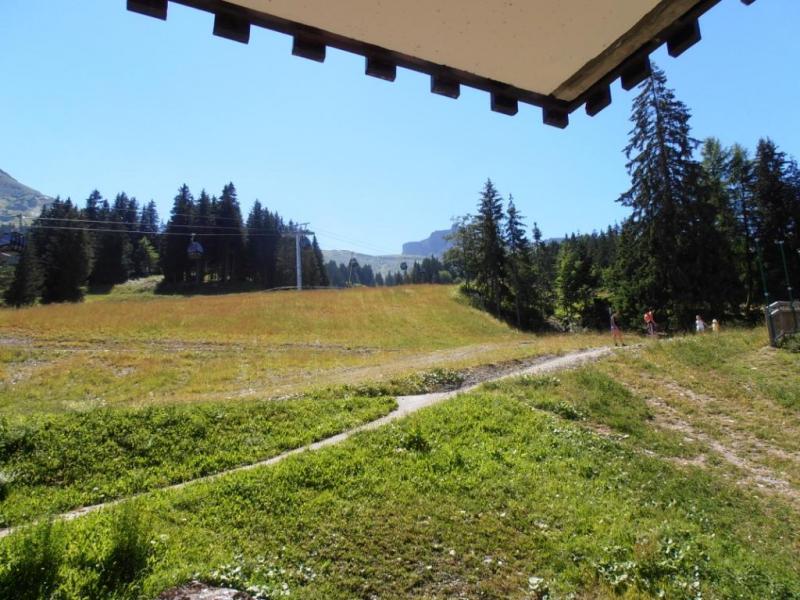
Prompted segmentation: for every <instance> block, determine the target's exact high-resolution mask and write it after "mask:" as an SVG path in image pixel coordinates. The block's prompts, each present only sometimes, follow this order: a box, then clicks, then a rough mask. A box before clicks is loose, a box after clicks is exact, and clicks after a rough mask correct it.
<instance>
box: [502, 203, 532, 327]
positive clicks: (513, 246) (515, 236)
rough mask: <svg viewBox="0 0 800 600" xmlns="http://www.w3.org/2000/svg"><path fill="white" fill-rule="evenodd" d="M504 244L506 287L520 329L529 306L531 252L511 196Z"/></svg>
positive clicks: (523, 226)
mask: <svg viewBox="0 0 800 600" xmlns="http://www.w3.org/2000/svg"><path fill="white" fill-rule="evenodd" d="M505 244H506V248H507V250H508V261H507V263H508V269H507V270H508V279H509V286H508V287H509V289H510V291H511V295H512V298H513V302H514V317H515V320H516V324H517V327H522V325H523V322H522V314H523V307H525V306H527V305H528V304H529V293H530V291H531V282H530V279H531V252H530V244H529V242H528V238H527V237H526V236H525V225H524V223H523V220H522V215H520V214H519V212H518V211H517V207H516V206H515V205H514V198H513V196H509V197H508V208H507V210H506V226H505Z"/></svg>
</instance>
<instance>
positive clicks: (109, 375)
mask: <svg viewBox="0 0 800 600" xmlns="http://www.w3.org/2000/svg"><path fill="white" fill-rule="evenodd" d="M104 298H107V299H110V300H114V301H93V302H87V303H84V304H78V305H53V306H38V307H33V308H28V309H23V310H0V331H2V332H3V334H4V336H6V337H8V338H11V340H10V343H7V344H4V345H3V344H0V415H2V414H6V415H9V416H13V415H25V414H29V413H38V412H43V411H44V412H61V411H64V410H67V411H71V410H90V409H93V408H97V407H104V406H117V405H135V406H138V405H142V404H163V403H168V404H175V403H181V402H199V401H225V400H229V399H240V398H263V397H265V396H280V395H285V394H291V393H296V392H301V391H305V390H307V389H308V387H309V385H320V386H321V385H326V384H342V383H353V382H359V381H371V380H380V379H383V378H388V377H396V376H402V375H405V374H408V373H411V372H416V371H419V370H425V369H428V368H431V367H434V366H448V367H454V368H460V367H466V366H471V365H476V364H481V363H487V362H491V361H497V360H508V359H513V358H520V357H525V356H532V355H540V354H547V353H555V352H561V351H564V350H569V349H574V348H580V347H587V346H595V345H600V344H603V343H606V342H607V340H606V338H605V336H602V337H601V336H594V335H587V336H576V337H556V336H551V337H544V338H542V337H536V336H532V335H525V334H521V333H518V332H515V331H513V330H512V329H510V328H509V327H507V326H506V325H504V324H502V323H499V322H498V321H496V320H495V319H492V318H491V317H489V316H488V315H486V314H485V313H481V312H480V311H477V310H475V309H473V308H470V307H468V306H466V305H465V304H464V303H462V302H461V301H459V300H458V298H457V297H456V294H455V288H453V287H445V286H407V287H399V288H378V289H369V288H360V289H351V290H344V291H327V290H325V291H310V292H304V293H302V294H298V293H295V292H280V293H264V292H261V293H242V294H231V295H225V296H196V297H192V298H184V297H154V296H153V295H152V293H136V289H135V288H131V287H130V286H127V287H125V288H124V291H123V292H122V293H118V292H115V293H113V294H112V295H110V296H107V297H104ZM0 341H1V340H0Z"/></svg>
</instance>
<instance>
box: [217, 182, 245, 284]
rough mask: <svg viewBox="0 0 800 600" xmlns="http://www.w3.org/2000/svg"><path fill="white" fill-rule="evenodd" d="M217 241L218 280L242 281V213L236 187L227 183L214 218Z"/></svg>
mask: <svg viewBox="0 0 800 600" xmlns="http://www.w3.org/2000/svg"><path fill="white" fill-rule="evenodd" d="M215 219H216V222H217V229H218V233H220V234H224V235H220V236H219V237H218V239H219V242H218V244H219V268H218V273H219V280H220V281H222V282H226V281H230V280H232V279H233V280H237V281H240V280H242V279H244V275H245V263H246V256H245V246H244V232H243V231H242V211H241V209H240V208H239V200H238V198H237V196H236V187H235V186H234V185H233V183H228V184H227V185H226V186H224V187H223V188H222V195H221V196H220V198H219V203H218V205H217V211H216V216H215Z"/></svg>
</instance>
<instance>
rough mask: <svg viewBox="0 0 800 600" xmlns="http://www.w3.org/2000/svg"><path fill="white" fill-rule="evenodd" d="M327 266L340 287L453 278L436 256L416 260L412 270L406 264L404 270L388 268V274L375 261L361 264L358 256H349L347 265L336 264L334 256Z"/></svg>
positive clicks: (437, 280) (444, 280)
mask: <svg viewBox="0 0 800 600" xmlns="http://www.w3.org/2000/svg"><path fill="white" fill-rule="evenodd" d="M325 268H326V270H327V273H328V280H329V281H330V285H332V286H333V287H338V288H344V287H352V286H357V285H364V286H368V287H375V286H395V285H409V284H422V283H441V284H450V283H453V281H454V277H453V274H452V273H451V272H450V270H449V269H448V267H447V266H446V265H445V264H444V263H443V262H442V261H440V260H439V259H438V258H436V257H435V256H429V257H427V258H424V259H422V262H419V261H416V260H415V261H414V264H413V265H412V266H411V269H410V270H409V269H408V266H407V265H406V269H405V270H403V269H402V268H401V269H400V270H398V271H389V272H388V273H387V274H386V276H384V275H383V274H381V273H375V272H373V269H372V265H360V264H359V262H358V261H357V260H356V259H355V258H352V259H350V262H349V264H347V265H345V264H344V263H339V264H337V263H336V261H333V260H331V261H328V263H327V264H326V265H325Z"/></svg>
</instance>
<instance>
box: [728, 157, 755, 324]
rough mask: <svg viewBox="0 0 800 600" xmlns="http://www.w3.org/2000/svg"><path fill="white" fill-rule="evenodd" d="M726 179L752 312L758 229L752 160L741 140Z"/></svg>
mask: <svg viewBox="0 0 800 600" xmlns="http://www.w3.org/2000/svg"><path fill="white" fill-rule="evenodd" d="M727 183H728V194H729V196H730V201H731V206H732V207H733V214H734V218H735V219H736V225H737V227H736V243H735V245H734V250H735V251H736V255H737V257H738V258H739V260H738V261H737V265H738V270H739V277H740V280H741V281H742V283H743V285H744V289H745V313H746V314H749V312H750V305H751V303H752V302H753V300H754V298H755V297H756V293H755V290H756V280H757V278H758V272H757V270H756V259H755V255H754V250H755V248H754V246H755V243H754V238H755V236H756V235H757V232H756V222H755V220H754V215H753V210H754V208H753V163H752V161H751V160H750V158H749V157H748V155H747V150H745V149H744V148H742V147H741V146H740V145H738V144H734V146H733V147H732V148H731V153H730V162H729V166H728V182H727Z"/></svg>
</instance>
